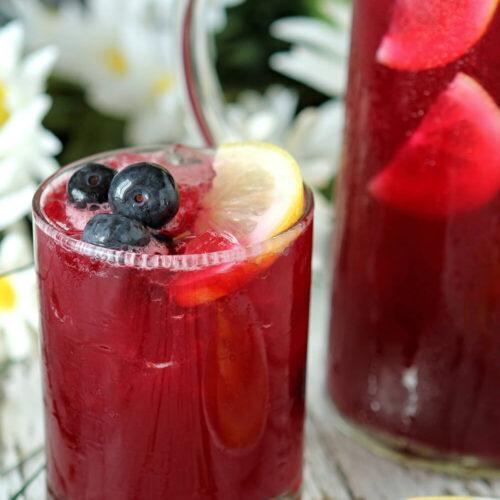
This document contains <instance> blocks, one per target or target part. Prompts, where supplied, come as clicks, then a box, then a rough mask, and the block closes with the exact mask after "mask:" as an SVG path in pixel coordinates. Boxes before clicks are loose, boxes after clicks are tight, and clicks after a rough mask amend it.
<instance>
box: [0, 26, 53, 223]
mask: <svg viewBox="0 0 500 500" xmlns="http://www.w3.org/2000/svg"><path fill="white" fill-rule="evenodd" d="M23 41H24V30H23V28H22V26H21V24H20V23H17V22H13V23H10V24H9V25H7V26H5V27H4V28H2V29H0V54H2V57H0V173H1V175H2V184H1V186H0V229H4V228H5V227H6V226H8V225H9V224H12V223H13V222H14V221H16V220H18V219H19V218H20V217H23V216H24V215H26V214H27V213H28V212H29V211H30V207H31V198H32V196H33V193H34V191H35V188H36V184H37V183H38V182H39V181H40V180H41V179H43V178H44V177H46V176H47V175H48V174H50V173H51V172H52V171H53V170H54V169H55V168H56V162H55V160H54V159H53V155H54V154H56V153H58V152H59V149H60V144H59V141H58V140H57V139H56V138H55V137H54V136H53V135H52V134H51V133H49V132H48V131H47V130H45V129H44V128H43V127H42V125H41V122H42V119H43V117H44V116H45V114H46V113H47V111H48V109H49V107H50V99H49V97H48V96H47V95H45V94H44V93H43V90H44V84H45V81H46V79H47V76H48V74H49V72H50V71H51V69H52V67H53V65H54V62H55V59H56V50H55V49H54V48H45V49H41V50H39V51H37V52H36V53H33V54H31V55H28V56H27V57H25V58H23V57H22V49H23Z"/></svg>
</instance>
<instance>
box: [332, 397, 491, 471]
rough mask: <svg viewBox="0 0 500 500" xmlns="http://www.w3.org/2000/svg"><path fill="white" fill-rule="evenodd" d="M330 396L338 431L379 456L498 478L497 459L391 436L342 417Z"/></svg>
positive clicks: (427, 466)
mask: <svg viewBox="0 0 500 500" xmlns="http://www.w3.org/2000/svg"><path fill="white" fill-rule="evenodd" d="M329 399H330V404H331V407H332V409H333V412H334V419H335V424H336V427H337V428H338V430H339V431H340V432H341V433H342V434H343V435H345V436H346V437H348V438H350V439H353V440H354V441H356V442H357V443H358V444H360V445H361V446H363V447H364V448H366V449H368V450H369V451H370V452H372V453H374V454H376V455H378V456H380V457H382V458H388V459H390V460H393V461H395V462H398V463H400V464H403V465H410V466H417V467H420V468H423V469H427V470H430V471H433V472H439V473H445V474H449V475H454V476H460V477H464V478H471V477H497V478H498V477H500V461H498V460H497V461H495V460H487V459H484V458H478V457H475V456H467V455H458V454H454V453H446V452H443V451H442V450H438V449H435V448H432V447H430V446H425V445H422V444H419V443H416V442H414V441H412V440H410V439H407V438H404V437H394V436H392V435H390V434H387V433H385V432H383V431H377V430H375V429H373V428H371V427H364V426H362V425H359V424H357V423H355V422H353V421H352V420H350V419H349V418H347V417H345V416H343V415H342V414H341V413H340V411H339V410H338V409H337V407H336V406H335V404H334V403H333V402H332V400H331V398H329Z"/></svg>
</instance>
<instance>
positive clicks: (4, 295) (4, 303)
mask: <svg viewBox="0 0 500 500" xmlns="http://www.w3.org/2000/svg"><path fill="white" fill-rule="evenodd" d="M15 307H16V291H15V290H14V286H13V285H12V282H11V281H10V280H9V278H0V312H8V311H12V310H13V309H14V308H15Z"/></svg>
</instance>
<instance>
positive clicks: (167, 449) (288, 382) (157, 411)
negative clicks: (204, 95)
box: [34, 146, 312, 500]
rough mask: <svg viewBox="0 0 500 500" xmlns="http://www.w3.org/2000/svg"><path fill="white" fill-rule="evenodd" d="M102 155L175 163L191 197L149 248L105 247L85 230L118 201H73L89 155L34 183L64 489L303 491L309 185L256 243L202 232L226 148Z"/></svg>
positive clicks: (101, 495) (48, 370) (54, 460)
mask: <svg viewBox="0 0 500 500" xmlns="http://www.w3.org/2000/svg"><path fill="white" fill-rule="evenodd" d="M92 162H99V164H102V165H104V166H107V167H111V168H112V169H115V170H117V171H118V172H121V171H122V169H124V167H126V166H128V165H130V164H132V163H134V164H135V163H136V162H150V163H151V162H154V163H155V164H157V165H160V167H164V168H167V169H168V170H169V171H170V173H171V174H172V175H173V177H174V179H175V181H176V184H177V189H178V191H179V194H180V209H179V212H178V213H177V215H176V216H175V217H174V219H173V220H171V221H170V222H168V224H165V225H163V226H161V227H159V228H158V227H157V228H156V229H154V230H151V234H152V235H153V236H152V237H151V238H150V240H149V242H148V243H147V244H145V245H144V244H142V243H141V244H142V246H140V247H131V248H125V249H123V248H121V249H116V248H104V247H101V246H96V245H93V244H89V243H88V242H86V241H83V240H82V233H83V232H84V231H83V230H84V227H88V221H89V219H91V218H93V217H94V216H96V214H109V212H110V211H111V208H110V205H109V204H108V203H102V204H100V205H98V204H91V205H89V206H87V207H86V208H84V209H82V208H81V207H78V206H75V204H74V203H69V201H68V188H67V185H68V180H69V178H70V177H71V176H72V175H73V174H74V173H75V172H76V171H78V169H80V168H81V167H82V166H84V165H88V164H89V161H88V160H87V161H82V162H79V163H78V164H75V165H73V166H70V167H67V168H65V169H63V170H62V171H60V172H59V173H58V174H57V175H56V176H54V177H53V178H51V179H49V180H48V181H47V182H46V183H45V184H44V185H43V186H42V187H41V188H40V190H39V191H38V194H37V195H36V198H35V208H34V215H35V224H36V248H37V266H38V276H39V283H40V299H41V313H42V351H43V377H44V393H45V398H44V400H45V410H46V446H47V481H48V491H49V495H50V497H51V498H55V499H58V500H62V499H65V500H83V499H85V500H100V499H102V500H104V499H106V500H107V499H121V500H127V499H130V500H132V499H134V500H135V499H152V500H154V499H167V498H169V499H181V498H190V499H209V498H210V499H212V498H220V499H228V500H229V499H234V498H241V499H252V500H253V499H268V498H274V497H278V496H280V497H281V495H286V494H289V495H293V494H297V493H298V492H299V489H300V484H301V467H302V431H303V421H304V377H305V363H306V350H307V327H308V310H309V288H310V258H311V231H312V200H311V198H310V195H309V194H308V193H306V202H305V206H304V210H303V212H302V214H301V216H300V218H299V220H298V221H297V222H296V223H295V224H294V225H293V226H292V227H291V228H289V229H288V230H285V231H283V232H281V233H280V234H279V235H277V236H276V237H274V238H273V239H272V241H267V242H260V243H255V244H252V245H244V244H240V243H239V242H238V241H237V240H236V238H235V237H234V235H232V234H230V233H229V232H216V231H213V230H208V231H203V232H199V231H198V229H197V228H198V227H199V225H198V222H199V220H200V218H202V217H203V216H204V215H205V214H204V208H203V207H204V205H203V203H204V201H203V200H204V199H206V196H208V195H209V194H210V192H211V190H212V188H213V185H214V182H215V180H214V175H215V173H214V170H213V165H212V163H213V156H212V153H210V152H207V151H196V150H192V149H189V148H185V147H181V146H173V147H168V148H165V149H162V150H158V151H146V150H139V151H135V152H120V153H113V154H105V155H101V156H99V157H96V158H93V159H92ZM117 175H118V174H117ZM114 179H116V176H115V177H114ZM131 179H132V180H131V182H134V179H133V178H131ZM94 181H95V178H90V182H91V183H93V182H94ZM95 182H97V181H95ZM113 182H114V180H113ZM112 188H113V184H112V185H111V188H110V189H112ZM75 196H76V195H75ZM135 199H136V201H138V202H139V201H141V202H142V201H143V200H142V198H141V197H138V196H136V198H135ZM120 227H121V226H120ZM101 229H102V227H101ZM86 231H87V229H85V234H86ZM96 234H97V233H96ZM113 235H114V236H116V237H118V236H120V237H121V235H118V236H117V235H116V234H115V233H113ZM108 236H109V234H108ZM114 236H113V237H114ZM143 243H144V242H143Z"/></svg>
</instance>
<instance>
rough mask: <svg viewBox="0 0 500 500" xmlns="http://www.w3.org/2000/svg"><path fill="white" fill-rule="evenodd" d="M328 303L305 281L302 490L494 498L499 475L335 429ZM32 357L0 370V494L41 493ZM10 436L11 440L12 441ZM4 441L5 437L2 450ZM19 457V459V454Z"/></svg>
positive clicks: (332, 495) (325, 495)
mask: <svg viewBox="0 0 500 500" xmlns="http://www.w3.org/2000/svg"><path fill="white" fill-rule="evenodd" d="M322 274H323V275H326V274H327V273H322ZM328 311H329V299H328V285H327V283H326V282H322V281H321V279H319V278H318V279H316V282H315V284H314V286H313V298H312V313H311V318H312V321H311V341H310V349H309V374H308V402H309V409H308V413H309V415H308V419H307V444H306V451H305V454H306V456H305V461H306V465H305V471H304V490H303V495H302V498H303V499H307V500H322V499H328V500H403V499H404V498H408V497H411V496H420V495H475V496H479V497H480V496H484V497H497V498H500V479H499V480H498V481H491V480H482V479H469V480H461V479H457V478H449V477H445V476H441V475H438V474H433V473H428V472H425V471H422V470H420V469H415V468H408V467H405V466H402V465H398V464H396V463H393V462H390V461H387V460H385V459H382V458H379V457H376V456H374V455H372V454H371V453H370V452H368V451H366V450H365V449H363V448H361V447H360V446H359V445H357V444H355V443H353V442H351V441H350V440H349V439H347V438H346V437H344V436H342V435H341V434H340V433H339V432H338V431H337V430H336V429H335V427H334V416H333V413H332V411H331V407H330V403H329V400H328V398H327V396H326V394H325V390H324V378H325V374H324V370H325V366H326V363H325V355H326V340H327V329H328V328H327V324H328V319H327V318H328ZM37 364H38V361H37V360H31V361H29V362H27V363H24V364H21V365H14V366H12V367H10V368H9V369H8V370H7V371H6V372H5V373H3V374H0V376H2V378H3V384H2V388H3V389H2V392H0V424H1V427H0V429H1V432H0V443H4V448H3V454H2V455H0V458H1V459H2V461H1V462H0V463H2V466H1V468H0V470H1V471H3V473H2V476H1V477H0V500H4V499H5V500H8V499H23V500H43V499H44V498H45V496H44V477H43V464H44V457H43V452H42V451H41V443H42V436H41V419H42V416H41V397H40V391H39V375H38V370H37ZM11 429H12V430H14V429H15V432H13V433H14V437H12V436H11V435H10V434H11V432H10V430H11ZM13 439H14V440H18V441H19V442H16V441H14V442H13V441H12V440H13ZM6 441H7V442H8V443H9V446H8V447H7V448H8V449H7V450H6V449H5V442H6ZM21 458H24V460H21V461H20V459H21ZM27 483H28V484H27ZM26 484H27V485H26ZM23 485H24V486H23ZM16 494H17V496H16ZM113 500H114V499H113ZM116 500H119V499H116ZM145 500H146V499H145ZM148 500H149V499H148Z"/></svg>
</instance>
